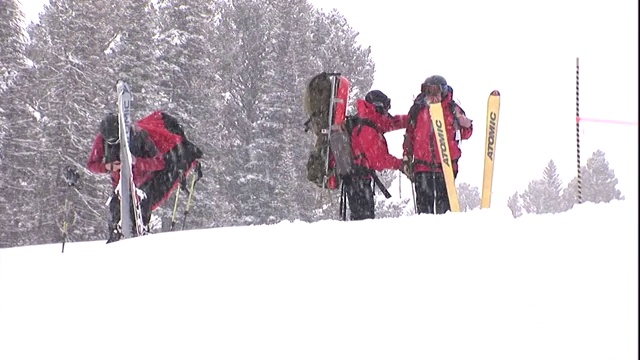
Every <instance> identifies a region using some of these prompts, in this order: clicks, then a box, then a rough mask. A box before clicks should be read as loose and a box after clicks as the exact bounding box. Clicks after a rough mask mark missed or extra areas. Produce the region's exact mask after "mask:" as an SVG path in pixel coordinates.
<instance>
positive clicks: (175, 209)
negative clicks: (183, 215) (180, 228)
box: [169, 186, 180, 231]
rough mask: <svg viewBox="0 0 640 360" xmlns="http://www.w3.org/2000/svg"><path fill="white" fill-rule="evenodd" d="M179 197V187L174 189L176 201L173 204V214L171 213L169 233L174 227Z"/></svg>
mask: <svg viewBox="0 0 640 360" xmlns="http://www.w3.org/2000/svg"><path fill="white" fill-rule="evenodd" d="M179 197H180V187H179V186H178V187H177V188H176V201H174V203H173V212H172V213H171V229H170V230H169V231H173V228H174V227H175V226H176V215H177V213H178V198H179Z"/></svg>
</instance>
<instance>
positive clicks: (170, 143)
mask: <svg viewBox="0 0 640 360" xmlns="http://www.w3.org/2000/svg"><path fill="white" fill-rule="evenodd" d="M136 124H137V125H138V126H139V127H140V128H142V129H144V130H146V131H147V133H148V134H149V136H150V137H151V140H152V141H153V143H154V144H155V145H156V147H157V148H158V151H159V152H160V153H161V154H162V156H163V158H164V162H165V169H164V170H162V174H160V176H162V177H163V179H162V181H160V182H161V183H162V184H163V187H167V189H166V190H167V191H168V190H170V189H171V188H172V187H173V184H175V183H176V182H180V185H181V187H182V189H184V190H186V175H187V174H188V172H189V170H191V169H192V168H193V167H194V166H196V165H199V164H198V162H197V160H198V159H200V158H202V156H203V153H202V150H200V148H198V147H197V146H196V145H194V144H193V143H192V142H191V141H189V140H188V139H187V136H186V135H185V133H184V129H183V128H182V125H181V124H180V123H179V122H178V120H177V119H176V118H175V117H173V116H171V115H169V114H167V113H165V112H160V111H156V112H154V113H151V114H150V115H148V116H146V117H144V118H142V119H140V120H139V121H138V122H137V123H136ZM201 174H202V172H201V170H200V167H199V166H198V178H200V177H201V176H202V175H201ZM169 185H170V187H169ZM163 190H164V189H163Z"/></svg>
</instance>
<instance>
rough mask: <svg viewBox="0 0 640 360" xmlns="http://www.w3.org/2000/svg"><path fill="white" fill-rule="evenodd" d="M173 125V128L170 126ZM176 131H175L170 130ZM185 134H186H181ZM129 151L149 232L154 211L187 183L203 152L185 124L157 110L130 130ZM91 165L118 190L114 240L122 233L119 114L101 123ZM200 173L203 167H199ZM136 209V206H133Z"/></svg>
mask: <svg viewBox="0 0 640 360" xmlns="http://www.w3.org/2000/svg"><path fill="white" fill-rule="evenodd" d="M167 124H172V126H171V127H173V129H168V128H167ZM170 130H173V131H170ZM180 134H182V136H181V135H180ZM129 150H130V152H131V156H132V175H133V182H134V184H135V186H136V188H137V189H139V190H141V191H142V192H143V193H144V196H143V197H142V198H141V199H140V210H141V213H142V222H143V227H144V231H145V234H146V233H148V231H149V222H150V220H151V212H152V210H154V209H156V208H157V207H159V206H160V205H161V204H162V203H163V202H164V201H165V200H166V199H167V198H168V197H169V195H170V194H171V191H173V189H174V188H176V187H177V186H178V185H180V184H182V185H183V189H184V188H185V186H184V182H185V178H186V175H187V173H188V171H189V170H190V169H191V168H193V167H194V166H196V165H199V164H197V161H196V159H197V158H200V157H202V152H201V151H200V149H198V148H197V147H196V146H195V145H193V144H192V143H190V142H189V141H188V140H186V138H185V137H184V132H182V129H181V127H180V126H179V125H178V124H177V121H175V119H174V118H173V117H171V116H170V115H168V114H166V113H163V112H160V111H156V112H153V113H151V114H149V115H148V116H146V117H145V118H143V119H141V120H139V121H138V122H136V123H134V124H132V126H131V129H130V141H129ZM87 168H88V169H89V170H90V171H92V172H94V173H98V174H104V173H108V174H109V175H110V177H111V184H112V186H113V189H114V193H113V195H112V196H111V198H110V200H109V213H110V215H111V218H110V220H109V223H108V229H109V239H108V241H107V243H109V242H114V241H117V240H119V239H120V237H121V236H122V233H121V230H120V229H119V225H118V223H119V222H120V199H119V197H118V196H117V194H116V193H115V189H116V187H117V186H118V184H119V181H120V141H119V125H118V116H117V115H115V114H113V113H110V114H108V115H107V116H105V118H104V119H103V120H102V122H101V123H100V131H99V132H98V134H97V135H96V138H95V140H94V143H93V148H92V150H91V155H90V157H89V160H88V162H87ZM197 169H198V174H199V176H200V174H201V172H200V168H199V166H198V167H197ZM131 211H132V212H133V208H132V209H131Z"/></svg>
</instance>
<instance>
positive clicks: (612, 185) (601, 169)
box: [564, 150, 624, 207]
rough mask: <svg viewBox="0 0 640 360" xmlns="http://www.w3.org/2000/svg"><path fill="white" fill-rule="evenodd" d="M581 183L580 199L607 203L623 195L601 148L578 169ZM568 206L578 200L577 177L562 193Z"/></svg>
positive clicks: (621, 198)
mask: <svg viewBox="0 0 640 360" xmlns="http://www.w3.org/2000/svg"><path fill="white" fill-rule="evenodd" d="M580 174H581V180H582V181H581V184H582V201H583V202H587V201H589V202H594V203H601V202H603V203H608V202H610V201H611V200H623V199H624V196H622V193H621V192H620V190H618V189H617V188H616V186H617V185H618V179H617V178H616V176H615V172H614V171H613V169H611V168H610V167H609V162H608V161H607V160H606V158H605V153H604V152H603V151H602V150H597V151H595V152H594V153H593V154H592V155H591V157H590V158H589V159H587V164H586V166H582V167H581V170H580ZM564 198H565V200H566V201H567V202H568V206H569V207H571V206H573V204H576V203H577V202H578V180H577V177H575V178H573V180H572V181H571V182H570V183H569V185H568V186H567V188H566V190H565V194H564Z"/></svg>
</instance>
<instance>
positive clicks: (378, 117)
mask: <svg viewBox="0 0 640 360" xmlns="http://www.w3.org/2000/svg"><path fill="white" fill-rule="evenodd" d="M356 106H357V110H358V118H360V119H364V120H365V121H367V120H368V121H370V122H371V124H372V125H375V129H374V128H373V127H371V126H368V125H362V124H360V125H358V126H355V127H354V128H353V131H352V133H351V148H352V150H353V157H354V163H355V164H356V165H359V166H362V167H365V168H368V169H371V170H376V171H382V170H386V169H391V170H398V169H400V168H401V167H402V160H400V159H398V158H396V157H395V156H393V155H391V154H389V149H388V146H387V140H386V139H385V137H384V133H386V132H389V131H393V130H398V129H402V128H406V127H407V121H408V118H409V117H408V116H407V115H402V116H393V117H392V116H389V115H382V114H380V113H378V112H377V111H376V108H375V106H373V105H372V104H370V103H368V102H366V101H364V100H363V99H358V100H357V102H356Z"/></svg>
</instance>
